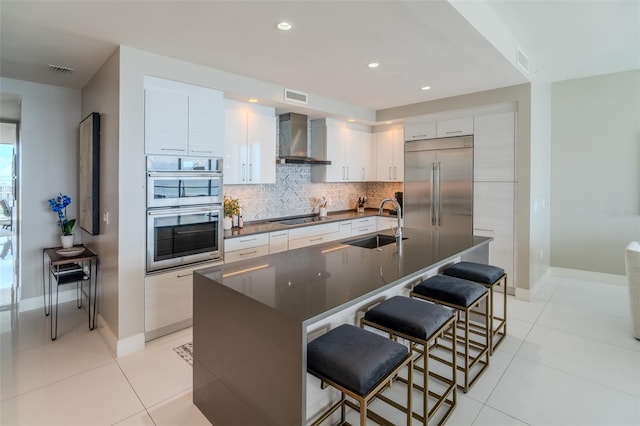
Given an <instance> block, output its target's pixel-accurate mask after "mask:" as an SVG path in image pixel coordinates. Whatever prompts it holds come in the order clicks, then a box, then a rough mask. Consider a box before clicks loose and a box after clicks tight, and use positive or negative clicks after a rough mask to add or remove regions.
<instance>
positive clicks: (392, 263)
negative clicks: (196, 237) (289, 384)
mask: <svg viewBox="0 0 640 426" xmlns="http://www.w3.org/2000/svg"><path fill="white" fill-rule="evenodd" d="M379 234H384V235H391V233H390V231H384V232H379ZM404 237H405V238H406V239H405V240H404V241H403V243H402V247H401V248H399V247H398V245H397V244H396V243H392V244H389V245H386V246H383V247H380V248H378V249H367V248H362V247H356V246H351V245H348V244H345V242H348V241H351V240H358V239H361V238H366V236H359V237H350V238H346V239H343V240H340V241H335V242H329V243H324V244H320V245H317V246H311V247H305V248H300V249H296V250H289V251H286V252H281V253H275V254H271V255H267V256H262V257H258V258H254V259H248V260H244V261H240V262H233V263H230V264H227V265H221V266H217V267H212V268H206V269H201V270H199V271H197V272H196V273H197V274H202V275H203V276H205V277H207V278H210V279H212V280H214V281H216V282H217V283H219V284H222V285H224V286H226V287H229V288H231V289H234V290H235V291H237V292H240V293H242V294H244V295H246V296H248V297H251V298H253V299H255V300H257V301H259V302H260V303H263V304H265V305H267V306H269V307H270V308H273V309H276V310H278V311H280V312H281V313H283V314H285V315H287V316H289V317H293V318H296V319H298V320H300V321H302V322H304V323H306V324H310V323H313V322H314V321H317V320H319V319H321V318H323V317H326V316H329V315H331V314H332V313H334V312H335V311H337V310H340V309H344V308H345V307H347V306H349V305H351V304H355V303H357V302H358V301H360V300H361V299H363V298H365V297H370V296H371V295H372V294H374V293H376V292H381V291H383V290H385V289H386V288H387V287H390V286H393V285H394V284H395V283H397V282H399V281H406V280H410V279H412V278H414V277H419V276H420V275H421V274H424V273H425V272H426V271H427V270H429V269H433V268H434V267H437V266H439V265H442V264H445V263H447V262H450V261H452V259H453V258H455V257H456V256H461V255H464V254H465V253H466V252H467V251H471V250H475V249H477V247H478V246H480V245H483V244H488V242H489V241H491V239H490V238H485V237H474V236H471V235H468V236H467V235H465V236H462V235H444V234H438V233H432V232H428V231H423V230H419V229H411V228H405V229H404ZM247 280H251V281H252V282H254V283H256V284H254V285H252V286H250V287H248V286H247V285H246V282H247ZM257 283H259V285H258V284H257Z"/></svg>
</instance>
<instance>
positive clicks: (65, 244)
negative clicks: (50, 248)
mask: <svg viewBox="0 0 640 426" xmlns="http://www.w3.org/2000/svg"><path fill="white" fill-rule="evenodd" d="M60 243H61V244H62V248H69V247H73V235H60Z"/></svg>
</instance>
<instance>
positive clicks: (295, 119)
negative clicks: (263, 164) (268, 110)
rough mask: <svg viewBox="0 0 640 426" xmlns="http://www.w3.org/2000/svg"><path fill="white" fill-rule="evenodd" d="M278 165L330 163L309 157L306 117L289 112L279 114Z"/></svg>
mask: <svg viewBox="0 0 640 426" xmlns="http://www.w3.org/2000/svg"><path fill="white" fill-rule="evenodd" d="M279 122H280V138H279V145H280V148H279V156H278V158H277V159H276V162H277V163H279V164H323V165H329V164H331V161H326V160H319V159H317V158H312V157H309V146H308V140H307V135H308V132H307V116H306V115H303V114H296V113H294V112H289V113H286V114H280V117H279Z"/></svg>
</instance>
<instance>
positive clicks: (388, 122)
mask: <svg viewBox="0 0 640 426" xmlns="http://www.w3.org/2000/svg"><path fill="white" fill-rule="evenodd" d="M391 123H393V121H385V122H384V124H391Z"/></svg>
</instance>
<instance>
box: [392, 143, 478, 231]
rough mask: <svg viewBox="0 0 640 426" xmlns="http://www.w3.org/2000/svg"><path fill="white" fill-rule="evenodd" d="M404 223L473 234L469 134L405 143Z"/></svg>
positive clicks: (416, 226)
mask: <svg viewBox="0 0 640 426" xmlns="http://www.w3.org/2000/svg"><path fill="white" fill-rule="evenodd" d="M404 226H406V227H410V228H420V229H427V230H433V231H440V232H443V233H450V234H457V235H472V234H473V136H462V137H454V138H442V139H428V140H418V141H408V142H405V144H404Z"/></svg>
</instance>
